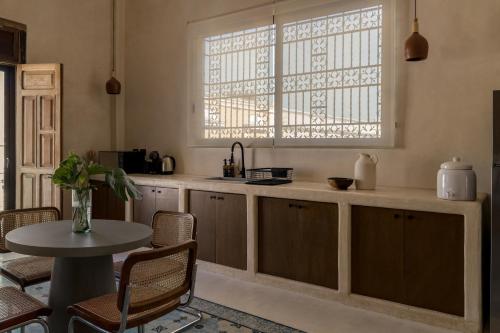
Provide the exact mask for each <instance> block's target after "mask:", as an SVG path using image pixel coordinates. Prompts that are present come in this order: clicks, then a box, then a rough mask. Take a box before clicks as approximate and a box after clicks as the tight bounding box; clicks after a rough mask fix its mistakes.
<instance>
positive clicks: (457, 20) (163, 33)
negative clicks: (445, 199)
mask: <svg viewBox="0 0 500 333" xmlns="http://www.w3.org/2000/svg"><path fill="white" fill-rule="evenodd" d="M263 2H265V1H262V0H252V1H250V0H245V1H244V0H239V1H235V0H203V1H202V0H142V1H136V0H128V1H127V8H126V59H127V60H126V75H127V85H128V87H127V99H126V133H127V135H126V138H125V143H126V146H128V147H130V148H132V147H146V148H148V149H159V150H160V151H161V152H168V153H171V154H174V156H176V157H177V159H178V160H179V162H180V163H179V165H180V171H181V172H186V173H193V174H210V175H215V174H217V173H220V165H221V163H222V159H223V158H225V157H227V155H228V149H206V148H189V147H188V146H187V140H186V113H187V107H186V69H187V63H186V21H188V20H191V19H196V18H202V17H206V16H209V15H215V14H219V13H223V12H227V11H231V10H235V9H239V8H243V7H247V6H251V5H255V4H259V3H263ZM419 12H420V13H419V16H420V23H421V32H422V34H423V35H425V36H426V37H427V39H428V41H429V44H430V54H429V59H428V60H427V61H425V62H422V63H404V62H403V65H402V66H403V68H402V69H403V70H405V71H406V72H407V92H406V90H404V89H402V91H401V94H402V97H403V99H404V100H406V103H405V104H404V105H403V106H402V108H401V110H399V112H400V117H401V120H402V129H401V134H402V135H401V139H402V146H401V147H400V148H396V149H378V150H371V151H369V152H370V153H375V154H377V155H378V156H379V158H380V164H379V174H378V181H379V184H383V185H394V186H412V187H426V188H434V187H435V177H436V172H437V170H438V168H439V165H440V163H441V162H443V161H445V160H447V159H449V158H450V157H451V156H453V155H458V156H462V157H463V158H464V159H465V160H466V161H468V162H471V163H473V165H474V168H475V170H476V172H477V174H478V187H479V189H480V190H481V191H489V181H490V171H489V170H490V164H491V132H492V131H491V99H492V98H491V92H492V90H493V89H500V43H499V42H498V31H500V20H498V17H500V2H498V1H488V0H482V1H469V0H439V1H435V0H422V1H419ZM408 25H409V22H408ZM402 29H407V27H406V26H403V27H402ZM364 151H367V150H364ZM356 153H357V151H356V150H353V149H307V148H303V149H274V150H273V149H255V150H254V152H252V155H253V157H254V158H253V160H254V161H253V164H254V166H291V167H293V168H295V169H296V175H297V178H300V179H311V180H320V181H321V180H324V179H325V177H328V176H352V175H353V163H354V162H355V160H356V157H357V156H356Z"/></svg>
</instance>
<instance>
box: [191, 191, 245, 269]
mask: <svg viewBox="0 0 500 333" xmlns="http://www.w3.org/2000/svg"><path fill="white" fill-rule="evenodd" d="M189 212H190V213H192V214H193V215H195V216H196V218H197V230H198V231H197V241H198V258H199V259H201V260H204V261H209V262H214V263H217V264H220V265H225V266H230V267H233V268H238V269H246V268H247V222H246V221H247V208H246V197H245V196H244V195H241V194H228V193H218V192H206V191H195V190H192V191H190V193H189Z"/></svg>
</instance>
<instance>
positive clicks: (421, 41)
mask: <svg viewBox="0 0 500 333" xmlns="http://www.w3.org/2000/svg"><path fill="white" fill-rule="evenodd" d="M428 54H429V43H427V39H425V38H424V37H423V36H422V35H421V34H419V33H418V19H417V0H415V17H414V19H413V32H412V34H411V36H410V37H409V38H408V39H407V40H406V42H405V58H406V61H422V60H425V59H427V55H428Z"/></svg>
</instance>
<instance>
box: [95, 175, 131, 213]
mask: <svg viewBox="0 0 500 333" xmlns="http://www.w3.org/2000/svg"><path fill="white" fill-rule="evenodd" d="M92 183H93V184H94V185H95V186H96V187H97V188H96V189H95V190H93V191H92V218H94V219H105V220H125V203H124V202H123V201H122V200H121V199H120V198H118V197H117V196H116V195H115V193H114V191H113V189H112V188H111V187H110V186H109V185H108V184H106V183H105V182H101V181H92Z"/></svg>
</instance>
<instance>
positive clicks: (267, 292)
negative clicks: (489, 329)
mask: <svg viewBox="0 0 500 333" xmlns="http://www.w3.org/2000/svg"><path fill="white" fill-rule="evenodd" d="M195 295H196V296H198V297H201V298H204V299H206V300H209V301H212V302H215V303H219V304H222V305H226V306H228V307H232V308H234V309H237V310H240V311H244V312H248V313H251V314H253V315H256V316H260V317H263V318H266V319H269V320H272V321H275V322H278V323H283V324H286V325H289V326H292V327H295V328H297V329H301V330H304V331H306V332H311V333H312V332H318V333H365V332H366V333H387V332H397V333H455V331H450V330H445V329H440V328H435V327H431V326H427V325H423V324H419V323H415V322H412V321H406V320H401V319H397V318H393V317H390V316H386V315H383V314H378V313H373V312H368V311H364V310H360V309H355V308H352V307H348V306H345V305H342V304H340V303H337V302H329V301H325V300H320V299H316V298H313V297H308V296H305V295H301V294H297V293H294V292H289V291H286V290H281V289H276V288H272V287H266V286H262V285H258V284H255V283H250V282H245V281H241V280H237V279H233V278H229V277H225V276H222V275H218V274H214V273H209V272H204V271H201V270H200V271H199V272H198V278H197V283H196V291H195Z"/></svg>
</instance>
